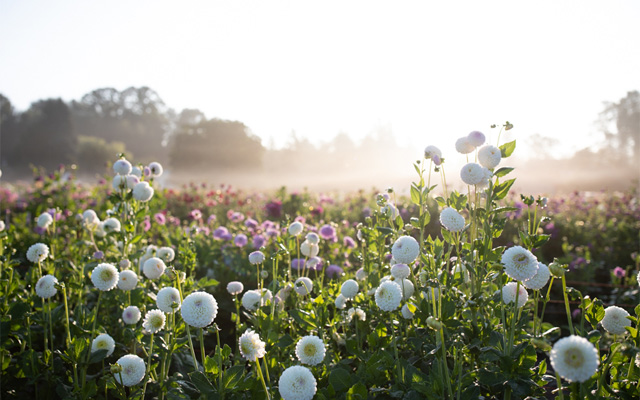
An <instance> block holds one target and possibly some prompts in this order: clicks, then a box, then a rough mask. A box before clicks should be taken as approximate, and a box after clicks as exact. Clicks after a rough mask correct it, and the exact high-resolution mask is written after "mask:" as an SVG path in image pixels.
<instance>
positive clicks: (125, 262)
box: [120, 258, 131, 269]
mask: <svg viewBox="0 0 640 400" xmlns="http://www.w3.org/2000/svg"><path fill="white" fill-rule="evenodd" d="M129 267H131V261H129V260H127V259H126V258H125V259H124V260H121V261H120V269H129Z"/></svg>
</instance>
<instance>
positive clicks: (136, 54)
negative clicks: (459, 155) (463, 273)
mask: <svg viewBox="0 0 640 400" xmlns="http://www.w3.org/2000/svg"><path fill="white" fill-rule="evenodd" d="M639 20H640V1H633V0H629V1H612V0H609V1H584V0H580V1H536V2H522V1H451V2H445V1H437V2H436V1H433V2H431V1H384V2H381V1H348V0H342V1H327V0H324V1H315V2H311V1H300V0H299V1H266V0H262V1H237V0H236V1H225V2H221V1H171V2H168V1H120V0H111V1H108V2H94V1H44V0H42V1H28V0H26V1H17V0H0V38H1V39H0V60H1V62H0V93H3V94H4V95H5V96H7V97H8V98H9V99H10V100H11V102H12V103H13V104H14V106H15V107H16V108H17V109H18V110H25V109H26V108H28V106H29V104H30V103H31V102H32V101H35V100H38V99H42V98H49V97H62V98H63V99H64V100H72V99H80V97H81V96H82V95H83V94H85V93H87V92H90V91H91V90H93V89H96V88H101V87H114V88H116V89H118V90H123V89H125V88H127V87H129V86H149V87H151V88H152V89H154V90H156V91H157V92H158V93H159V94H160V96H161V97H162V98H163V100H164V101H165V102H166V103H167V105H168V106H169V107H172V108H174V109H176V110H177V111H180V110H181V109H183V108H198V109H200V110H202V111H204V112H205V114H206V115H207V117H209V118H212V117H216V118H222V119H230V120H239V121H242V122H244V123H245V124H246V125H247V126H248V127H249V128H250V129H251V130H252V131H253V132H254V133H255V134H256V135H258V136H260V137H261V138H262V140H263V144H265V145H267V146H268V145H270V144H271V143H274V144H275V145H276V146H282V145H284V144H286V143H287V141H288V138H289V135H290V134H291V132H292V131H295V132H296V134H297V135H298V136H300V137H307V138H310V140H312V142H314V143H319V142H321V141H323V140H324V141H326V140H328V139H330V138H332V137H333V136H335V135H336V134H338V133H340V132H345V133H348V134H349V135H351V136H352V137H353V138H354V139H356V140H357V139H359V138H362V137H364V136H366V135H367V134H369V133H371V132H373V131H375V130H376V129H378V128H380V127H390V128H391V129H392V131H393V132H394V134H395V135H396V137H397V140H398V141H399V142H400V143H401V144H404V145H411V146H415V147H416V148H420V149H422V148H424V147H425V146H426V145H428V144H435V145H439V146H441V147H442V148H447V147H449V146H452V144H453V142H454V141H455V139H457V138H458V137H460V136H464V135H466V134H467V133H468V132H470V131H472V130H481V131H483V132H485V133H489V131H490V130H489V129H488V127H489V125H490V124H492V123H502V122H504V121H505V120H509V121H511V122H513V123H514V124H515V126H516V129H514V130H513V132H514V133H513V135H512V136H513V137H516V138H518V139H525V138H526V137H527V136H529V135H531V134H534V133H539V134H541V135H544V136H552V137H555V138H557V139H559V140H560V142H561V145H562V146H560V147H559V148H558V149H556V152H557V153H558V154H567V153H568V152H571V151H573V150H576V149H580V148H582V147H585V146H587V145H589V144H592V143H595V142H596V141H597V140H598V138H599V136H598V135H597V129H596V127H595V125H594V121H595V120H596V119H597V116H598V113H599V112H600V111H601V110H602V108H603V105H602V102H603V101H618V100H619V99H620V98H622V97H624V96H625V95H626V93H627V92H628V91H630V90H639V89H640V51H639V49H640V48H639V47H638V39H639V38H640V24H639V23H638V21H639ZM272 141H273V142H272Z"/></svg>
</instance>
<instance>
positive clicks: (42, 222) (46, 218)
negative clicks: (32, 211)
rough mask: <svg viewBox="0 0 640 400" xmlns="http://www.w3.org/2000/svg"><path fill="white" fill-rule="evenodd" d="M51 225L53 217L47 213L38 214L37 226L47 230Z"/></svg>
mask: <svg viewBox="0 0 640 400" xmlns="http://www.w3.org/2000/svg"><path fill="white" fill-rule="evenodd" d="M52 223H53V217H52V216H51V214H49V213H48V212H45V213H42V214H40V216H39V217H38V226H39V227H40V228H43V229H47V228H48V227H49V225H51V224H52Z"/></svg>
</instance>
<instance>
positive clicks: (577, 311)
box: [571, 308, 582, 319]
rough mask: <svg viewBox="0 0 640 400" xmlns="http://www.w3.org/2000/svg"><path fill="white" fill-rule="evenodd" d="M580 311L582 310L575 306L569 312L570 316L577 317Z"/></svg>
mask: <svg viewBox="0 0 640 400" xmlns="http://www.w3.org/2000/svg"><path fill="white" fill-rule="evenodd" d="M581 311H582V310H580V309H579V308H576V309H575V310H573V311H572V312H571V317H572V318H573V319H576V318H578V317H579V316H580V312H581Z"/></svg>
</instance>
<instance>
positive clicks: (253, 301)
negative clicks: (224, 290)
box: [242, 290, 262, 311]
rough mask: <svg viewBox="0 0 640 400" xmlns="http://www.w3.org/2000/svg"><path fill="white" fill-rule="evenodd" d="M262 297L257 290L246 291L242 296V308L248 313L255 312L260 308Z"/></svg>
mask: <svg viewBox="0 0 640 400" xmlns="http://www.w3.org/2000/svg"><path fill="white" fill-rule="evenodd" d="M261 298H262V295H261V294H260V292H259V291H257V290H247V291H246V292H244V294H243V295H242V306H243V307H244V308H246V309H247V310H249V311H255V310H257V309H258V307H260V306H261V304H260V303H261Z"/></svg>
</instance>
